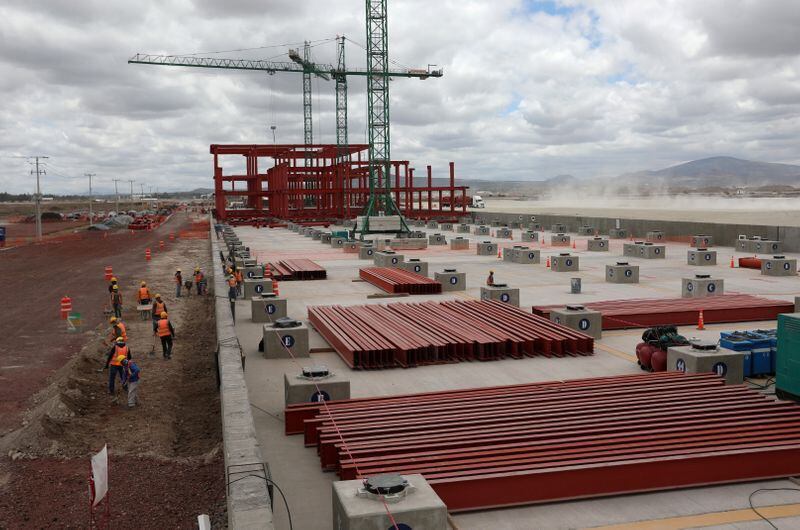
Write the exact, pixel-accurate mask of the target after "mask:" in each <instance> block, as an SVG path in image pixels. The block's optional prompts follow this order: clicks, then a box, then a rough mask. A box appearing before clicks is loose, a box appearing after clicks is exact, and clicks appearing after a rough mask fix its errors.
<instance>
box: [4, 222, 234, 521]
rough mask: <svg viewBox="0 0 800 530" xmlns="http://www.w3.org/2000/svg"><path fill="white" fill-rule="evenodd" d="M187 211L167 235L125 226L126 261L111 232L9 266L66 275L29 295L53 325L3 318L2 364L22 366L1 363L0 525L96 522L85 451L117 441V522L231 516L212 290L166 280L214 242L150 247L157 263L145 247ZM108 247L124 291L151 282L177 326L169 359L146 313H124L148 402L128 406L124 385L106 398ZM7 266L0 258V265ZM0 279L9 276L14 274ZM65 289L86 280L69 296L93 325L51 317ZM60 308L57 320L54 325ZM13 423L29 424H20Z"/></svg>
mask: <svg viewBox="0 0 800 530" xmlns="http://www.w3.org/2000/svg"><path fill="white" fill-rule="evenodd" d="M188 221H189V219H188V217H187V216H186V215H185V214H178V215H176V216H175V218H174V219H172V220H171V221H170V223H167V224H166V225H165V226H164V227H162V228H161V229H159V230H161V231H162V232H161V233H159V231H154V232H153V233H149V234H145V235H139V236H131V238H130V239H129V240H128V244H127V245H125V247H126V253H125V254H126V255H127V256H128V258H129V259H127V260H125V259H124V256H119V255H116V254H111V255H109V254H107V250H108V249H107V248H105V246H106V245H103V243H104V242H107V241H108V240H107V239H105V238H104V239H103V240H102V241H100V240H98V241H95V242H94V248H92V247H91V245H90V246H87V245H86V242H85V241H75V242H65V243H63V244H61V245H58V246H57V247H50V248H48V249H47V252H46V254H52V256H51V258H50V259H49V260H46V259H44V258H41V260H42V261H40V259H39V258H40V257H39V256H36V255H30V254H29V255H27V259H24V260H21V262H20V264H21V263H22V262H24V263H26V265H25V266H24V267H21V268H20V269H17V271H18V272H13V273H10V274H11V275H12V279H13V277H16V278H19V277H20V276H22V277H23V278H25V279H27V278H30V277H39V276H40V275H46V274H47V273H46V272H45V271H42V270H41V268H42V266H44V267H45V268H49V269H50V271H49V272H52V273H53V274H55V276H56V277H63V278H65V281H63V282H62V281H59V282H57V284H58V286H57V288H56V289H50V290H49V291H50V295H44V294H42V293H37V292H36V290H33V292H32V296H31V297H30V298H32V299H33V300H34V301H35V304H31V303H29V302H26V307H29V308H30V309H31V310H32V312H33V314H36V315H40V319H39V320H40V321H42V326H43V327H45V328H47V329H50V330H51V335H48V334H47V333H44V332H43V331H42V330H40V329H35V326H27V323H26V322H23V321H19V319H17V320H18V325H17V328H14V327H13V326H11V325H10V324H9V322H7V321H4V322H3V323H2V326H3V327H6V328H7V330H3V329H0V333H3V335H0V336H6V337H10V338H11V340H10V341H4V345H3V348H4V350H3V351H0V365H5V366H8V365H12V366H13V365H22V366H21V367H20V368H12V369H10V370H9V369H7V368H6V369H3V370H2V372H0V374H2V377H3V380H2V381H0V388H3V390H0V392H3V393H7V394H8V395H9V396H11V397H12V398H13V405H15V406H13V407H6V408H4V409H3V411H2V419H3V420H4V425H6V426H8V427H7V428H10V430H7V431H6V432H5V434H4V435H2V437H0V528H85V527H88V526H89V513H88V497H87V477H88V473H89V468H90V464H89V456H90V455H91V454H92V453H94V452H96V451H98V450H99V449H101V448H102V446H103V445H104V444H108V447H109V453H110V456H109V462H110V464H109V465H110V484H111V489H110V492H111V493H110V496H109V498H110V513H111V526H113V527H115V528H195V527H196V517H197V515H198V514H201V513H208V514H211V515H212V519H213V520H214V521H215V523H216V524H215V525H214V526H215V528H218V527H224V526H225V515H224V511H225V502H224V499H225V496H224V493H225V492H224V476H225V472H224V465H223V460H222V455H221V454H220V450H221V441H222V433H221V421H220V410H219V395H218V392H217V380H216V377H217V376H216V365H215V362H214V350H215V349H216V348H215V346H216V344H215V343H216V336H215V331H214V320H213V305H212V304H213V296H212V295H209V296H203V297H199V296H191V297H182V298H179V299H176V298H175V293H174V284H173V283H172V275H173V273H174V271H175V268H177V267H181V268H182V269H183V270H184V271H185V273H187V274H188V273H189V272H190V271H191V269H192V268H193V267H194V266H195V265H200V266H201V267H203V268H204V269H207V268H208V267H209V266H210V265H211V263H210V261H209V250H208V248H209V242H208V239H179V240H177V241H175V242H170V243H168V244H167V248H166V249H165V250H164V251H162V252H154V253H153V259H152V261H151V262H149V263H148V262H145V261H144V260H143V259H142V257H141V256H142V255H143V249H144V248H145V247H147V246H156V245H157V241H158V240H159V239H166V237H165V234H166V233H168V232H170V231H175V232H176V233H177V232H178V231H179V230H181V229H182V228H184V227H185V226H186V225H187V222H188ZM173 223H174V224H173ZM171 224H172V226H170V225H171ZM148 235H149V236H150V237H148ZM119 237H120V238H123V237H127V236H119ZM151 238H152V239H151ZM154 241H155V245H154V243H153V242H154ZM98 247H101V248H98ZM41 248H45V247H40V249H41ZM51 249H52V252H51ZM20 250H24V249H20ZM11 252H16V250H15V251H11ZM96 254H100V257H98V256H97V255H96ZM3 258H5V256H3ZM110 259H114V260H115V261H114V264H113V266H114V271H115V274H117V275H118V277H119V278H120V283H121V284H122V285H123V289H124V294H127V298H128V299H131V298H133V292H132V291H133V290H134V289H135V287H136V286H138V282H139V280H140V279H145V280H147V281H148V284H149V285H150V287H151V289H153V290H154V291H156V292H160V293H161V294H162V296H163V297H164V299H165V302H166V304H167V308H168V310H169V313H170V319H171V320H172V322H173V324H174V326H175V328H176V340H175V344H174V349H173V356H172V359H170V360H165V359H163V357H162V355H161V346H160V342H159V343H158V344H156V342H155V340H154V337H153V334H152V325H151V323H150V322H149V321H142V320H141V319H140V318H139V316H138V314H137V312H136V311H135V307H134V306H132V305H131V304H128V307H127V308H126V310H125V312H124V314H123V318H124V321H125V323H126V324H127V326H128V336H129V345H130V348H131V351H132V354H133V357H134V359H135V360H136V361H137V363H138V364H139V366H140V368H141V370H142V372H141V374H142V377H141V384H140V400H141V404H140V406H138V407H136V408H133V409H128V407H127V406H126V397H125V395H124V394H123V391H122V390H121V389H120V388H119V385H117V387H118V388H117V396H116V397H117V398H118V401H117V402H112V398H111V396H110V395H109V394H108V390H107V383H108V375H107V372H105V371H103V365H104V362H105V353H106V351H107V346H106V340H107V334H108V327H107V324H106V323H105V317H104V316H103V305H104V304H105V300H106V298H107V290H106V283H105V281H104V280H103V277H102V271H103V266H105V264H110V263H107V262H108V261H109V260H110ZM0 261H2V260H0ZM45 262H46V263H45ZM118 262H119V263H118ZM101 264H102V265H101ZM71 265H72V266H74V267H76V269H77V270H74V269H70V266H71ZM5 266H7V264H2V265H0V272H2V268H4V267H5ZM118 267H119V272H118ZM0 277H2V278H4V280H3V281H4V282H6V283H7V284H8V280H9V278H8V275H0ZM25 279H23V282H22V283H23V284H27V281H26V280H25ZM0 288H2V287H1V286H0ZM69 288H74V289H76V292H78V291H79V292H80V296H75V297H74V299H76V298H77V299H78V300H80V304H81V305H82V306H83V308H85V309H83V311H84V314H85V315H86V316H85V317H84V319H85V320H84V321H85V322H88V323H90V324H93V325H92V327H91V328H88V329H89V330H88V331H85V332H84V333H79V334H67V333H66V332H65V331H63V328H62V329H60V330H59V329H53V328H54V327H56V328H58V327H61V324H62V322H61V321H59V320H58V318H57V311H52V310H51V308H50V306H51V305H52V300H50V298H60V296H61V295H60V294H54V293H61V292H62V291H64V290H65V289H69ZM29 292H30V291H29ZM73 303H75V302H73ZM56 307H57V306H56ZM50 313H55V315H56V316H55V317H54V316H52V315H51V314H50ZM43 315H44V316H43ZM9 316H10V317H11V318H10V319H8V320H14V319H15V318H16V317H15V316H13V315H9ZM4 320H6V319H4ZM34 320H35V319H34ZM52 320H56V321H57V324H59V325H58V326H53V325H52V322H51V321H52ZM15 330H16V331H15ZM6 331H7V332H8V333H9V334H5V332H6ZM31 372H39V373H36V374H33V375H32V374H31ZM37 390H38V391H37ZM4 397H5V396H4ZM17 425H21V427H20V428H16V429H14V428H13V427H15V426H17Z"/></svg>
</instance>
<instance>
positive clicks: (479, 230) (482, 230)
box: [472, 225, 491, 236]
mask: <svg viewBox="0 0 800 530" xmlns="http://www.w3.org/2000/svg"><path fill="white" fill-rule="evenodd" d="M490 231H491V229H490V228H489V227H488V226H486V225H479V226H476V227H475V230H473V232H472V233H473V234H475V235H476V236H488V235H489V232H490Z"/></svg>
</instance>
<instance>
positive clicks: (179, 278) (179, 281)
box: [175, 269, 183, 298]
mask: <svg viewBox="0 0 800 530" xmlns="http://www.w3.org/2000/svg"><path fill="white" fill-rule="evenodd" d="M181 287H183V273H182V272H181V270H180V269H178V270H177V271H175V297H176V298H180V297H181Z"/></svg>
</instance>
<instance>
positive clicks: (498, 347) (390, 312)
mask: <svg viewBox="0 0 800 530" xmlns="http://www.w3.org/2000/svg"><path fill="white" fill-rule="evenodd" d="M308 320H309V322H310V323H311V324H312V325H313V326H314V327H315V328H316V329H317V331H319V333H320V334H321V335H322V336H323V337H324V338H325V340H327V341H328V342H329V343H330V344H331V346H333V347H334V349H336V351H337V352H338V353H339V356H340V357H341V358H342V359H343V360H344V361H345V362H346V363H347V365H348V366H350V367H351V368H393V367H397V366H402V367H408V366H417V365H420V364H438V363H447V362H458V361H472V360H479V361H490V360H496V359H503V358H507V357H512V358H517V359H519V358H522V357H523V356H535V355H545V356H551V355H555V356H564V355H571V356H575V355H591V354H592V353H593V352H594V339H592V337H590V336H588V335H585V334H583V333H580V332H578V331H574V330H572V329H570V328H567V327H565V326H562V325H560V324H556V323H554V322H550V321H549V320H548V319H546V318H543V317H540V316H537V315H532V314H531V313H527V312H525V311H523V310H521V309H519V308H517V307H514V306H511V305H508V304H505V303H502V302H497V301H485V300H482V301H477V300H457V301H456V300H454V301H447V302H422V303H412V304H401V303H395V304H386V305H366V306H349V307H342V306H313V307H309V308H308Z"/></svg>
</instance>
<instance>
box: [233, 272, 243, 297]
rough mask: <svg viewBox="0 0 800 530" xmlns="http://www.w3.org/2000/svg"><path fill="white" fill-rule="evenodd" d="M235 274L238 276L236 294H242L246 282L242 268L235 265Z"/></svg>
mask: <svg viewBox="0 0 800 530" xmlns="http://www.w3.org/2000/svg"><path fill="white" fill-rule="evenodd" d="M233 274H234V276H236V296H242V282H244V276H242V269H239V268H237V267H234V270H233Z"/></svg>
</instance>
